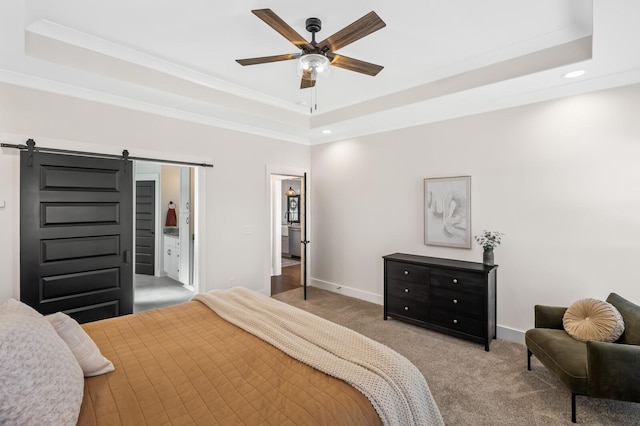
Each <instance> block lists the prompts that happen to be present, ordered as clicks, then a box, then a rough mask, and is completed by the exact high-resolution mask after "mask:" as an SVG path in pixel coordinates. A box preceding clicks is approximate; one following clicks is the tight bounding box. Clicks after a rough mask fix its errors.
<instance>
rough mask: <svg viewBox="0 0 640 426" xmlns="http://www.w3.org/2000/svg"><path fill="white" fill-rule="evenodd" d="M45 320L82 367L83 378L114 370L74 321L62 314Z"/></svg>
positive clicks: (50, 316) (58, 313) (49, 316)
mask: <svg viewBox="0 0 640 426" xmlns="http://www.w3.org/2000/svg"><path fill="white" fill-rule="evenodd" d="M45 318H46V319H47V320H48V321H49V322H50V323H51V325H52V326H53V328H55V329H56V332H57V333H58V336H60V337H62V340H64V341H65V343H66V344H67V345H68V346H69V349H71V352H72V353H73V355H74V356H75V357H76V359H77V360H78V363H79V364H80V367H82V371H83V373H84V377H91V376H98V375H100V374H104V373H109V372H111V371H113V370H114V367H113V364H112V363H111V361H109V360H108V359H107V358H105V357H104V356H102V353H101V352H100V349H98V346H97V345H96V344H95V342H94V341H93V340H92V339H91V337H89V335H88V334H87V332H86V331H84V330H83V328H82V327H80V324H78V322H77V321H76V320H74V319H73V318H71V317H70V316H69V315H67V314H64V313H62V312H57V313H55V314H52V315H47V316H46V317H45Z"/></svg>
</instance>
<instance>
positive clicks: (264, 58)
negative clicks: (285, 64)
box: [236, 53, 300, 65]
mask: <svg viewBox="0 0 640 426" xmlns="http://www.w3.org/2000/svg"><path fill="white" fill-rule="evenodd" d="M299 57H300V55H299V54H298V53H289V54H286V55H275V56H262V57H260V58H247V59H236V62H237V63H239V64H240V65H257V64H266V63H268V62H278V61H288V60H289V59H296V58H299Z"/></svg>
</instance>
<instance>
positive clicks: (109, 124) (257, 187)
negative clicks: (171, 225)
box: [0, 84, 310, 301]
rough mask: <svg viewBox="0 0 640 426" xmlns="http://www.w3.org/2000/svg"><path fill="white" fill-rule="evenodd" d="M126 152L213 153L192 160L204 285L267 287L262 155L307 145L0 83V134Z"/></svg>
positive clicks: (0, 170) (14, 273) (10, 164)
mask: <svg viewBox="0 0 640 426" xmlns="http://www.w3.org/2000/svg"><path fill="white" fill-rule="evenodd" d="M26 137H32V138H34V139H35V140H36V143H37V145H38V146H43V147H44V146H49V147H58V148H65V149H81V150H93V151H97V152H108V153H120V152H122V150H123V149H128V150H129V151H130V154H131V155H132V156H142V157H154V158H164V159H170V160H184V161H197V162H199V163H201V162H211V163H213V164H214V167H213V168H209V169H203V168H200V169H199V170H198V174H199V175H198V178H199V179H198V182H199V183H198V190H199V196H200V197H201V203H200V205H199V206H198V211H197V214H198V217H199V218H200V220H199V225H198V226H199V228H200V229H199V230H200V231H201V232H202V235H201V238H200V246H201V251H200V253H199V258H198V259H197V261H198V264H199V265H202V267H203V270H202V275H201V277H202V279H203V280H204V282H200V289H201V290H202V291H204V290H209V289H213V288H224V287H226V286H228V285H229V282H230V280H231V279H233V282H234V284H235V285H243V286H245V287H247V288H251V289H254V290H258V291H264V292H267V290H268V288H267V286H268V285H269V274H268V271H267V272H266V273H265V266H264V265H265V264H269V263H270V262H269V261H270V259H269V258H268V256H269V253H267V252H265V247H267V246H268V244H269V235H268V232H267V229H266V227H265V219H264V218H265V217H268V215H269V206H268V205H267V204H268V203H267V202H268V199H267V198H266V197H265V194H264V191H265V187H266V186H267V183H266V180H265V179H266V175H265V170H266V168H267V165H271V166H274V165H282V166H283V167H295V168H303V169H308V168H309V164H310V148H309V147H308V146H304V145H300V144H293V143H287V142H282V141H277V140H273V139H268V138H264V137H259V136H254V135H247V134H242V133H239V132H234V131H230V130H224V129H218V128H213V127H210V126H204V125H199V124H194V123H189V122H184V121H180V120H175V119H170V118H164V117H160V116H154V115H151V114H147V113H141V112H137V111H133V110H127V109H123V108H118V107H112V106H108V105H102V104H97V103H93V102H89V101H83V100H79V99H75V98H70V97H65V96H60V95H55V94H48V93H44V92H40V91H36V90H30V89H25V88H21V87H17V86H12V85H6V84H0V140H2V142H5V143H24V142H25V139H26ZM0 200H6V204H7V206H6V207H5V208H4V209H0V235H2V236H3V239H4V241H5V244H2V245H0V270H1V271H2V278H0V301H3V300H5V299H7V298H9V297H16V298H17V297H19V213H20V209H19V164H18V153H17V151H15V150H12V149H3V150H1V151H0Z"/></svg>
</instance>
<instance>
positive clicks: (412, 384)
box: [193, 287, 444, 426]
mask: <svg viewBox="0 0 640 426" xmlns="http://www.w3.org/2000/svg"><path fill="white" fill-rule="evenodd" d="M193 299H194V300H199V301H200V302H202V303H204V304H205V305H207V306H209V307H210V308H211V309H212V310H213V311H214V312H215V313H216V314H218V315H219V316H220V317H222V318H223V319H224V320H226V321H228V322H230V323H232V324H234V325H236V326H238V327H240V328H242V329H244V330H245V331H247V332H249V333H251V334H253V335H255V336H257V337H259V338H260V339H262V340H264V341H265V342H268V343H270V344H271V345H273V346H275V347H276V348H278V349H280V350H281V351H283V352H284V353H286V354H287V355H289V356H291V357H292V358H295V359H297V360H298V361H301V362H303V363H305V364H307V365H309V366H311V367H313V368H315V369H317V370H320V371H322V372H324V373H326V374H328V375H330V376H333V377H336V378H338V379H341V380H344V381H345V382H347V383H349V384H350V385H351V386H353V387H355V388H356V389H358V390H359V391H360V392H362V393H363V394H364V395H365V396H366V397H367V398H368V399H369V400H370V401H371V404H372V405H373V407H374V408H375V410H376V412H377V413H378V415H379V416H380V418H381V419H382V423H383V424H385V425H402V426H406V425H421V426H422V425H444V422H443V421H442V416H441V415H440V411H439V410H438V407H437V405H436V403H435V401H434V400H433V397H432V395H431V392H430V391H429V386H428V385H427V382H426V380H425V379H424V377H423V376H422V373H420V371H419V370H418V369H417V368H416V367H415V366H414V365H413V364H412V363H411V362H410V361H409V360H407V359H406V358H405V357H403V356H402V355H400V354H398V353H397V352H395V351H394V350H392V349H390V348H388V347H386V346H384V345H382V344H380V343H378V342H376V341H374V340H371V339H369V338H368V337H365V336H363V335H361V334H359V333H356V332H355V331H353V330H350V329H348V328H345V327H342V326H340V325H337V324H335V323H332V322H330V321H327V320H325V319H323V318H320V317H318V316H316V315H313V314H311V313H309V312H306V311H303V310H301V309H298V308H295V307H293V306H290V305H287V304H286V303H283V302H280V301H278V300H275V299H272V298H270V297H267V296H264V295H262V294H259V293H256V292H254V291H251V290H248V289H245V288H242V287H235V288H231V289H228V290H213V291H211V292H209V293H203V294H197V295H196V296H195V297H194V298H193Z"/></svg>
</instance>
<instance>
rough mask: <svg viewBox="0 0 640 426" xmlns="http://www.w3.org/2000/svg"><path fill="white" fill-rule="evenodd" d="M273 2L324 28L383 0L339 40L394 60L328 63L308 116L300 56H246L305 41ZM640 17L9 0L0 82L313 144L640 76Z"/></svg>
mask: <svg viewBox="0 0 640 426" xmlns="http://www.w3.org/2000/svg"><path fill="white" fill-rule="evenodd" d="M261 8H270V9H272V10H273V11H274V12H275V13H277V14H278V15H279V16H280V17H281V18H282V19H283V20H284V21H285V22H287V23H288V24H289V25H291V26H292V27H293V28H294V29H295V30H296V31H297V32H298V33H299V34H301V35H302V36H303V37H305V38H307V39H310V34H309V33H308V32H307V31H306V30H305V20H306V18H308V17H317V18H320V19H321V20H322V24H323V27H322V31H321V32H320V33H318V35H317V39H318V40H322V39H324V38H326V37H328V36H330V35H331V34H333V33H335V32H336V31H338V30H340V29H341V28H343V27H345V26H346V25H348V24H350V23H351V22H353V21H355V20H356V19H358V18H360V17H361V16H363V15H365V14H366V13H368V12H370V11H371V10H374V11H376V13H377V14H378V15H379V16H380V17H381V18H382V19H383V20H384V21H385V22H386V24H387V26H386V27H385V28H383V29H381V30H379V31H377V32H375V33H373V34H371V35H369V36H367V37H365V38H363V39H361V40H358V41H356V42H355V43H353V44H351V45H349V46H346V47H344V48H343V49H341V50H339V51H338V53H340V54H342V55H346V56H349V57H353V58H357V59H361V60H363V61H367V62H372V63H375V64H380V65H383V66H384V67H385V68H384V69H383V70H382V72H380V74H378V75H377V76H376V77H370V76H367V75H363V74H359V73H355V72H351V71H347V70H344V69H340V68H335V67H332V72H331V75H330V76H329V78H328V79H327V80H321V81H319V82H318V84H317V90H316V96H317V104H318V109H317V111H314V112H313V113H310V111H309V101H310V99H311V92H312V90H310V89H306V90H300V89H299V84H300V80H299V78H298V77H297V75H296V63H295V61H284V62H276V63H269V64H261V65H254V66H248V67H242V66H240V65H239V64H237V63H236V62H235V59H239V58H250V57H257V56H271V55H278V54H284V53H298V51H297V49H296V47H295V46H294V45H292V44H291V43H289V42H288V41H287V40H286V39H285V38H283V37H282V36H281V35H280V34H278V33H277V32H276V31H274V30H273V29H272V28H270V27H269V26H267V25H266V24H265V23H264V22H262V21H261V20H260V19H258V18H257V17H256V16H254V15H253V14H252V13H251V10H252V9H261ZM639 17H640V2H638V1H636V0H617V1H616V2H611V1H606V0H593V1H590V0H538V1H525V0H520V1H514V0H487V1H482V2H479V1H474V0H458V1H444V0H396V1H394V2H389V1H365V0H358V1H350V2H345V1H338V0H325V1H314V2H307V1H292V0H275V1H271V2H267V1H257V0H253V1H249V0H238V1H233V2H212V1H204V0H182V1H180V2H167V1H157V0H136V1H131V0H111V1H108V2H105V1H97V0H93V1H89V0H55V1H51V0H11V1H5V2H2V4H1V5H0V81H5V82H8V83H13V84H19V85H24V86H28V87H34V88H38V89H43V90H48V91H53V92H56V93H62V94H67V95H71V96H77V97H80V98H86V99H91V100H95V101H99V102H105V103H109V104H114V105H120V106H124V107H128V108H135V109H138V110H144V111H149V112H153V113H158V114H163V115H167V116H172V117H177V118H182V119H187V120H192V121H196V122H201V123H206V124H211V125H216V126H221V127H225V128H231V129H236V130H240V131H244V132H249V133H254V134H260V135H265V136H269V137H274V138H278V139H283V140H288V141H292V142H298V143H312V144H313V143H322V142H327V141H332V140H338V139H344V138H348V137H356V136H360V135H364V134H370V133H375V132H382V131H386V130H391V129H394V128H400V127H406V126H412V125H417V124H421V123H427V122H433V121H438V120H443V119H447V118H451V117H457V116H461V115H467V114H474V113H478V112H482V111H488V110H493V109H498V108H504V107H509V106H513V105H520V104H524V103H529V102H535V101H540V100H545V99H551V98H554V97H559V96H566V95H571V94H577V93H583V92H587V91H592V90H598V89H602V88H607V87H613V86H617V85H622V84H630V83H635V82H638V81H640V54H638V53H637V52H638V49H637V41H638V40H640V25H637V20H638V18H639ZM591 36H593V37H591ZM576 68H582V69H586V70H587V71H588V72H587V74H586V75H585V76H583V77H580V78H578V79H575V80H567V79H564V78H562V74H564V73H565V72H567V71H570V70H573V69H576ZM327 128H328V129H331V130H332V133H331V134H330V135H325V134H322V133H321V131H322V130H324V129H327Z"/></svg>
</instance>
